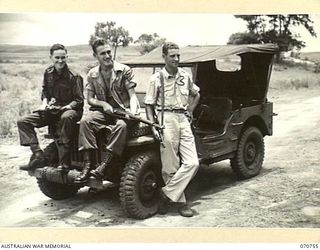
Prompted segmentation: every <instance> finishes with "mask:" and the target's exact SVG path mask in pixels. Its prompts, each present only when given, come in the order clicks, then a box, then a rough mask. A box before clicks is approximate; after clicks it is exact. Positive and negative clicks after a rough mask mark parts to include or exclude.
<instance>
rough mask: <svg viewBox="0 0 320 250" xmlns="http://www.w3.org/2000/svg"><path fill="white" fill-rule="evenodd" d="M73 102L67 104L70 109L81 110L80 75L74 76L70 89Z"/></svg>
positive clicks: (81, 88)
mask: <svg viewBox="0 0 320 250" xmlns="http://www.w3.org/2000/svg"><path fill="white" fill-rule="evenodd" d="M72 94H73V101H72V102H71V103H70V104H69V105H70V107H71V108H72V109H75V110H77V109H81V108H83V99H84V97H83V79H82V77H81V76H80V75H77V76H75V79H74V85H73V88H72Z"/></svg>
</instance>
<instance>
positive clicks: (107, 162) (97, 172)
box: [90, 151, 113, 180]
mask: <svg viewBox="0 0 320 250" xmlns="http://www.w3.org/2000/svg"><path fill="white" fill-rule="evenodd" d="M112 158H113V155H112V153H111V152H110V151H107V154H106V156H105V158H104V160H103V162H102V164H100V165H99V166H98V167H97V168H96V169H94V170H92V171H91V172H90V174H91V175H92V176H94V177H95V178H96V179H99V180H102V179H103V177H104V173H105V170H106V168H107V167H108V166H109V165H110V163H111V161H112Z"/></svg>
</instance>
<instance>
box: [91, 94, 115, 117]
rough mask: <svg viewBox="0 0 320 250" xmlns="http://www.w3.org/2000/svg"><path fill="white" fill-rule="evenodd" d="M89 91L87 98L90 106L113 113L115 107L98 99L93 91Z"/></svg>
mask: <svg viewBox="0 0 320 250" xmlns="http://www.w3.org/2000/svg"><path fill="white" fill-rule="evenodd" d="M87 92H88V94H87V100H88V104H89V105H90V106H92V107H98V108H102V109H103V111H104V112H107V113H108V112H111V113H113V107H112V106H111V105H110V104H109V103H107V102H104V101H100V100H98V99H96V98H95V94H94V92H93V91H91V90H88V91H87Z"/></svg>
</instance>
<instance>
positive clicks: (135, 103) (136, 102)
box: [128, 88, 140, 115]
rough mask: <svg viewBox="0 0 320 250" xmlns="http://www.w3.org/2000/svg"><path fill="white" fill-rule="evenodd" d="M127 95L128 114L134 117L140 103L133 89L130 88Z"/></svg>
mask: <svg viewBox="0 0 320 250" xmlns="http://www.w3.org/2000/svg"><path fill="white" fill-rule="evenodd" d="M128 94H129V97H130V112H131V113H132V114H134V115H135V114H138V112H139V108H140V103H139V100H138V97H137V95H136V91H135V90H134V88H130V89H128Z"/></svg>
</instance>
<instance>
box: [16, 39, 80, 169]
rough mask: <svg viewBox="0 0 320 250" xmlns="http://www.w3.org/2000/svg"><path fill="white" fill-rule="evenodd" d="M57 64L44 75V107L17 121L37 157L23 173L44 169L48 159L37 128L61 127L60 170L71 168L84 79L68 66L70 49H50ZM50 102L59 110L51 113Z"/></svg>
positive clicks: (23, 138)
mask: <svg viewBox="0 0 320 250" xmlns="http://www.w3.org/2000/svg"><path fill="white" fill-rule="evenodd" d="M50 58H51V60H52V63H53V65H52V66H50V67H49V68H47V69H46V70H45V72H44V80H43V86H42V96H41V99H42V105H41V107H40V108H39V109H38V110H37V112H33V113H32V114H29V115H26V116H24V117H22V118H20V119H19V120H18V122H17V124H18V131H19V135H20V143H21V145H22V146H30V148H31V151H32V153H33V156H32V157H31V159H30V162H29V164H28V165H26V166H23V167H21V169H23V170H29V169H35V168H39V167H43V165H44V163H45V157H44V154H43V151H42V150H41V148H40V147H39V142H38V139H37V135H36V133H35V130H34V128H35V127H36V128H40V127H44V126H47V125H50V124H53V123H57V124H58V128H57V134H58V138H57V139H56V144H57V146H58V152H59V165H60V166H59V167H60V168H62V169H68V166H69V165H70V142H71V140H72V137H73V131H74V130H75V129H74V128H75V124H76V122H77V121H79V120H80V119H81V116H82V113H83V99H84V98H83V79H82V77H81V76H80V75H78V74H76V73H75V72H73V71H71V70H70V69H69V67H68V65H67V49H66V48H65V47H64V46H63V45H61V44H54V45H53V46H52V47H51V49H50ZM50 103H51V104H52V103H54V105H55V106H57V107H59V109H56V110H48V108H49V107H50Z"/></svg>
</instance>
